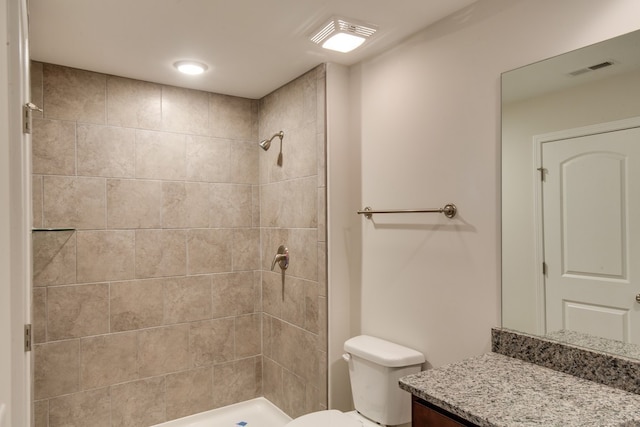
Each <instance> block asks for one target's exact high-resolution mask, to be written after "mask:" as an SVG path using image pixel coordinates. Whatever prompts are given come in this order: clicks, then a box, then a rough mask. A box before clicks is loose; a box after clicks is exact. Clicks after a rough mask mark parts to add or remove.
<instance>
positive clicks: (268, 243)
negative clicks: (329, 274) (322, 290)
mask: <svg viewBox="0 0 640 427" xmlns="http://www.w3.org/2000/svg"><path fill="white" fill-rule="evenodd" d="M317 235H318V232H317V230H316V229H315V228H309V229H274V228H262V229H261V243H262V253H263V256H262V270H266V271H268V270H269V269H270V268H271V260H272V259H273V258H272V257H273V255H271V256H264V254H275V252H276V250H277V249H278V246H280V245H282V244H284V245H285V246H286V247H288V248H289V257H290V258H289V268H288V269H287V276H293V277H299V278H302V279H307V280H313V281H317V280H318V244H317Z"/></svg>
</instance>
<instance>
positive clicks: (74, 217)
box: [43, 176, 107, 229]
mask: <svg viewBox="0 0 640 427" xmlns="http://www.w3.org/2000/svg"><path fill="white" fill-rule="evenodd" d="M43 193H44V215H43V221H44V222H43V225H44V226H45V227H46V228H76V229H103V228H106V218H105V214H106V208H107V203H106V196H105V180H104V179H102V178H84V177H66V176H45V177H44V183H43Z"/></svg>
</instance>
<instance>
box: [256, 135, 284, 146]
mask: <svg viewBox="0 0 640 427" xmlns="http://www.w3.org/2000/svg"><path fill="white" fill-rule="evenodd" d="M276 136H277V137H279V138H280V144H282V138H283V137H284V132H283V131H280V132H278V133H276V134H274V135H273V136H272V137H271V138H269V139H263V140H262V141H260V142H259V143H258V145H259V146H260V148H262V149H263V150H264V151H267V150H268V149H269V147H271V141H273V138H275V137H276ZM280 149H282V145H280Z"/></svg>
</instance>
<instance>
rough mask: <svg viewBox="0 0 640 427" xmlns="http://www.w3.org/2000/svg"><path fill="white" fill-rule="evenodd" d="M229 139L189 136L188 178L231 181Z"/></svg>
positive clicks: (207, 180)
mask: <svg viewBox="0 0 640 427" xmlns="http://www.w3.org/2000/svg"><path fill="white" fill-rule="evenodd" d="M230 145H231V143H230V142H229V140H225V139H217V138H208V137H203V136H189V137H188V138H187V180H189V181H204V182H229V177H230V166H229V150H230Z"/></svg>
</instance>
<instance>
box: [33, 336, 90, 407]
mask: <svg viewBox="0 0 640 427" xmlns="http://www.w3.org/2000/svg"><path fill="white" fill-rule="evenodd" d="M79 349H80V345H79V341H78V340H71V341H59V342H51V343H47V344H38V345H36V346H35V348H34V362H33V369H34V370H33V388H34V398H35V399H45V398H48V397H55V396H60V395H63V394H68V393H74V392H76V391H79V390H80V375H79V374H80V354H79V353H80V351H79Z"/></svg>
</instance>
